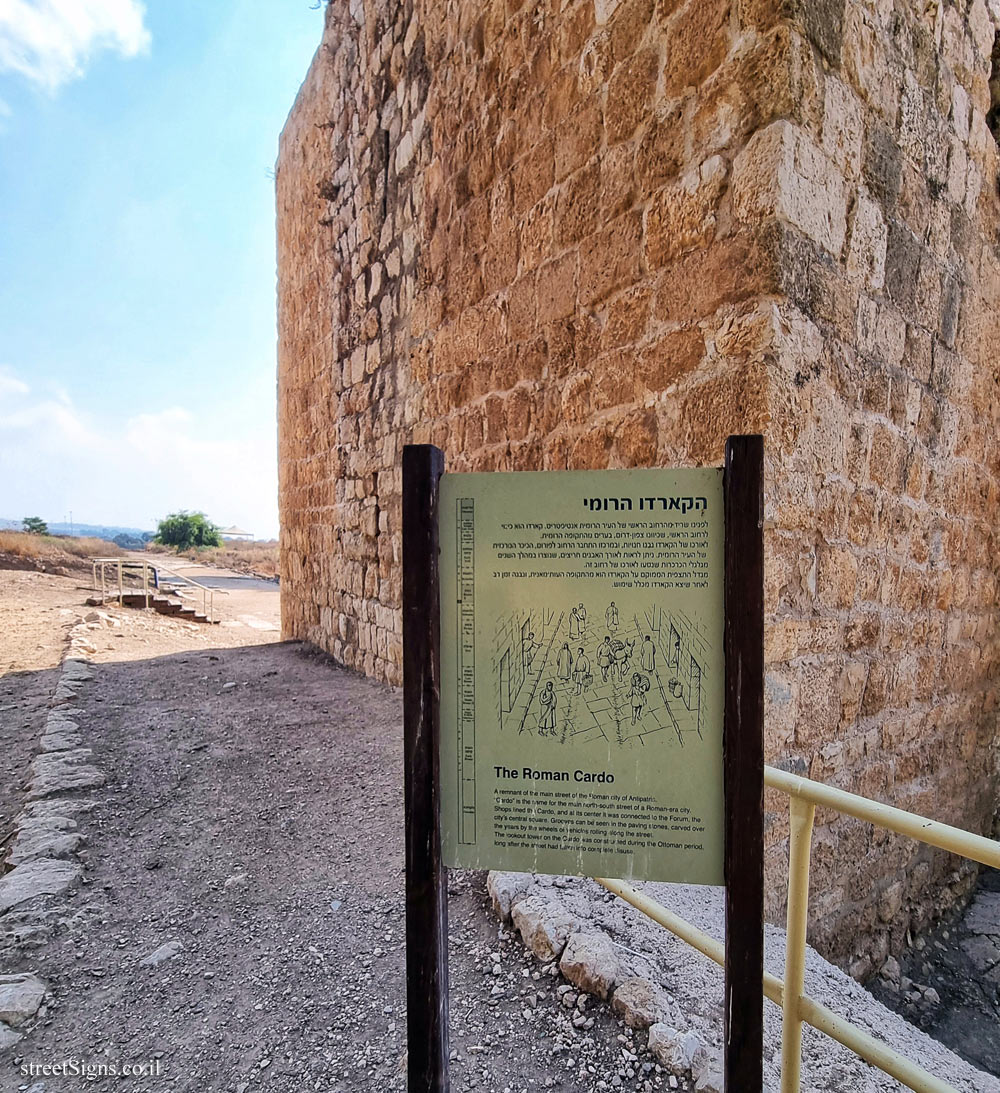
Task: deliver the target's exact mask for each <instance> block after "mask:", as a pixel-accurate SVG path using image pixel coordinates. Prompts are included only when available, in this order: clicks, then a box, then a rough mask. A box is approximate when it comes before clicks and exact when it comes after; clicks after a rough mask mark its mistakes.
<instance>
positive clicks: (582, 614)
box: [576, 603, 587, 638]
mask: <svg viewBox="0 0 1000 1093" xmlns="http://www.w3.org/2000/svg"><path fill="white" fill-rule="evenodd" d="M576 618H577V624H578V626H579V627H580V637H581V638H582V637H583V636H584V634H585V632H586V629H587V609H586V607H584V606H583V604H582V603H581V604H577V608H576Z"/></svg>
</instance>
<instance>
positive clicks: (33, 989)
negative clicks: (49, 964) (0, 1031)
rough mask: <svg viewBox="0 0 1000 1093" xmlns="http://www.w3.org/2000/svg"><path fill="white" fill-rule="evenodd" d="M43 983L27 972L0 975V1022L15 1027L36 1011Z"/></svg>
mask: <svg viewBox="0 0 1000 1093" xmlns="http://www.w3.org/2000/svg"><path fill="white" fill-rule="evenodd" d="M44 998H45V984H44V983H43V982H42V981H41V980H40V979H39V978H38V977H37V976H34V975H31V974H30V973H29V972H23V973H20V974H18V975H0V1022H3V1023H4V1024H7V1025H10V1026H12V1027H13V1028H17V1027H18V1025H23V1024H24V1022H25V1021H27V1020H28V1019H29V1018H30V1017H34V1016H35V1014H36V1013H37V1012H38V1007H39V1006H40V1005H41V1004H42V1000H43V999H44Z"/></svg>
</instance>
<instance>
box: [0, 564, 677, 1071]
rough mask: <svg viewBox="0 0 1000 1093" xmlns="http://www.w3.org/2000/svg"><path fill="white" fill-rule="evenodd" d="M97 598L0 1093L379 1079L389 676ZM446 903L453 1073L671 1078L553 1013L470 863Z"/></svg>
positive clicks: (399, 962)
mask: <svg viewBox="0 0 1000 1093" xmlns="http://www.w3.org/2000/svg"><path fill="white" fill-rule="evenodd" d="M45 579H48V580H57V579H56V578H45ZM61 587H62V586H61ZM62 592H63V594H64V595H65V604H66V606H67V607H68V608H70V609H71V610H72V615H71V616H70V620H71V621H73V620H75V619H76V618H77V617H78V616H79V615H84V614H86V612H87V609H86V608H84V607H83V606H82V600H83V598H84V596H85V593H84V592H82V591H81V592H79V593H75V592H73V590H72V588H63V589H62ZM31 594H32V595H34V590H33V589H32V590H31ZM260 595H262V596H264V595H276V593H260ZM244 608H246V604H241V605H240V608H239V610H240V611H241V612H242V613H243V614H246V613H247V612H246V611H245V610H244ZM234 610H235V608H234ZM268 610H269V609H268V607H267V605H266V604H264V603H263V602H262V603H259V604H257V605H256V606H255V607H253V608H252V610H251V611H250V617H251V618H254V619H258V620H259V619H266V618H267V617H268ZM105 614H107V615H108V616H109V617H110V618H111V619H112V621H111V622H108V621H107V620H103V619H101V620H98V621H96V622H92V623H91V626H92V627H93V630H92V631H91V637H90V639H89V640H91V641H92V642H93V644H94V648H95V650H96V652H95V653H94V654H93V656H92V659H93V660H94V661H95V670H94V676H93V678H92V679H91V680H90V681H89V682H87V683H85V684H84V685H83V686H82V687H81V689H80V693H79V695H78V696H77V697H76V698H75V699H74V705H75V707H76V708H77V709H78V710H79V711H80V713H79V715H78V720H79V722H80V730H81V732H82V734H83V736H84V742H85V744H86V746H88V747H90V748H92V749H93V756H92V760H91V761H92V762H93V763H94V764H95V766H97V767H98V768H99V769H100V770H102V771H103V772H104V773H105V775H106V777H107V781H106V783H105V784H104V785H103V786H102V787H101V788H100V789H98V790H95V791H92V793H91V796H92V798H93V800H94V807H93V808H92V810H91V811H90V812H88V813H84V814H81V815H80V816H79V817H78V822H79V824H80V830H81V832H82V833H83V835H84V837H85V839H86V842H85V845H84V848H83V850H82V851H81V852H80V858H81V860H82V861H83V863H84V866H85V869H84V883H83V884H82V886H80V887H77V888H76V889H73V890H71V891H70V892H68V893H66V894H64V895H63V896H58V897H51V898H48V899H46V900H42V901H38V906H39V912H40V914H42V916H43V926H44V931H43V933H42V934H41V935H34V942H40V943H37V944H34V943H33V944H31V946H30V947H25V945H24V943H23V942H16V941H15V939H14V938H13V936H12V933H11V931H9V930H8V931H6V932H5V931H4V930H3V929H2V926H0V972H4V973H9V972H34V973H35V974H37V975H38V976H39V977H40V978H41V979H42V980H44V981H45V982H46V983H47V985H48V987H49V991H50V995H49V997H48V999H47V1001H46V1004H45V1005H44V1006H43V1007H42V1009H41V1010H40V1011H39V1013H38V1016H37V1019H36V1020H35V1021H34V1023H33V1025H32V1024H31V1023H29V1024H28V1025H26V1026H24V1027H22V1029H20V1030H19V1031H26V1036H25V1038H24V1039H23V1040H22V1041H20V1043H18V1044H17V1045H16V1046H15V1047H14V1048H12V1049H10V1050H8V1051H7V1052H6V1053H4V1054H0V1089H2V1090H4V1091H6V1090H26V1089H29V1088H30V1089H31V1090H32V1093H43V1091H51V1090H57V1089H68V1088H72V1087H73V1086H75V1085H76V1084H77V1083H78V1082H79V1078H67V1077H59V1078H53V1077H43V1078H40V1079H38V1078H37V1077H36V1076H35V1075H37V1074H38V1071H37V1069H35V1070H34V1073H32V1070H31V1068H32V1067H34V1068H38V1067H40V1066H42V1065H46V1064H52V1063H58V1062H60V1061H64V1060H68V1059H75V1060H78V1061H79V1062H80V1063H85V1064H86V1065H87V1066H89V1067H95V1066H96V1065H98V1064H100V1065H105V1066H106V1065H108V1064H116V1065H119V1066H120V1065H121V1064H123V1063H136V1062H138V1063H143V1062H149V1063H150V1065H152V1066H155V1067H158V1068H159V1069H160V1070H161V1076H160V1077H159V1078H157V1079H148V1078H142V1079H137V1078H129V1079H125V1080H122V1079H118V1078H110V1077H107V1078H105V1077H96V1078H95V1079H94V1080H93V1081H92V1082H91V1083H89V1084H90V1086H91V1087H92V1088H95V1089H107V1090H110V1089H115V1090H127V1089H152V1088H170V1089H177V1090H190V1091H192V1093H193V1091H198V1093H204V1091H217V1090H218V1091H223V1090H224V1091H229V1090H232V1091H237V1093H242V1091H245V1090H253V1089H267V1090H278V1091H283V1090H288V1091H292V1090H294V1091H296V1093H298V1091H300V1090H320V1091H335V1090H344V1091H347V1090H382V1089H386V1090H402V1089H404V1088H405V1054H404V1052H405V1008H404V980H403V955H404V954H403V937H404V935H403V929H404V923H403V899H402V891H403V873H402V869H403V857H402V770H401V754H402V733H401V725H400V697H399V695H398V693H393V692H391V691H390V690H388V689H386V688H383V687H380V686H378V685H376V684H373V683H371V682H370V681H367V680H364V679H361V678H359V677H358V676H355V675H353V674H350V673H348V672H345V671H343V670H340V669H338V668H336V667H335V666H334V665H333V664H332V663H331V662H330V661H329V660H328V659H327V658H325V657H323V656H321V655H318V654H314V653H311V652H309V651H308V650H307V649H306V648H305V647H302V646H299V645H296V644H291V643H288V644H280V643H276V642H275V641H274V637H275V635H274V634H273V633H272V632H269V631H262V630H260V629H257V628H255V627H253V626H245V627H243V628H234V627H226V626H225V625H223V626H218V627H211V628H208V627H201V628H193V627H191V626H188V625H186V624H179V623H176V622H174V621H172V620H169V619H165V618H163V617H161V616H154V615H151V614H148V613H139V612H129V611H108V612H105ZM52 621H53V620H52V618H49V617H46V618H45V619H44V620H43V619H41V618H39V620H38V626H39V633H41V631H42V629H45V628H46V627H48V626H50V624H51V622H52ZM250 641H255V642H256V644H247V643H248V642H250ZM237 642H242V644H236V643H237ZM224 645H228V646H230V647H223V646H224ZM38 674H39V673H37V672H36V673H35V675H38ZM26 680H27V681H32V685H33V686H35V687H36V690H37V695H38V696H41V695H42V693H43V692H44V681H43V680H41V679H40V678H39V679H37V680H35V679H34V676H33V675H32V674H25V673H21V674H15V675H8V676H6V677H5V679H4V680H3V682H4V684H5V685H6V686H7V687H13V690H14V693H13V694H11V695H10V696H9V698H10V700H11V701H12V703H13V704H14V705H16V706H17V707H18V709H20V708H21V701H22V700H23V698H24V696H25V695H26V694H27V693H28V691H27V689H26V688H27V686H28V684H27V683H26ZM54 682H55V681H54V679H53V680H51V683H52V685H53V686H54ZM33 732H34V727H33V726H32V725H29V724H27V722H25V724H24V725H22V727H21V728H20V729H19V730H18V733H19V735H21V736H23V737H24V741H22V752H21V755H22V760H21V762H22V766H23V763H24V762H25V761H26V759H27V758H30V754H31V751H32V748H31V746H30V744H31V740H30V737H31V735H32V733H33ZM36 739H37V738H36ZM23 774H24V771H23V770H22V771H21V775H20V777H21V779H22V780H23ZM450 909H451V922H452V929H451V978H452V995H451V998H452V1014H453V1016H452V1047H453V1063H452V1067H453V1071H452V1082H453V1085H454V1086H455V1087H456V1088H479V1089H484V1090H491V1091H492V1090H497V1091H502V1090H508V1091H510V1093H515V1091H522V1090H529V1089H534V1088H543V1089H544V1088H562V1089H581V1090H590V1089H604V1088H610V1087H616V1088H617V1087H622V1088H628V1089H639V1090H646V1091H647V1093H648V1091H651V1090H658V1089H678V1088H684V1086H683V1083H682V1082H681V1081H679V1080H678V1079H677V1078H674V1077H673V1076H671V1075H667V1074H666V1073H664V1072H662V1071H659V1069H658V1068H657V1067H656V1066H655V1065H654V1062H653V1061H652V1060H651V1059H650V1058H649V1057H648V1056H644V1055H643V1054H642V1052H641V1044H640V1042H639V1037H638V1036H637V1034H634V1033H633V1032H632V1031H631V1030H628V1029H625V1028H624V1027H623V1026H622V1025H620V1023H619V1022H618V1020H617V1018H616V1017H614V1016H613V1015H611V1014H610V1013H609V1012H608V1011H607V1010H606V1009H605V1008H604V1007H594V1008H593V1010H592V1011H588V1010H587V1004H586V1003H587V1000H586V998H584V999H583V1000H581V1001H578V1002H577V1004H576V1006H575V1007H574V1008H573V1009H568V1008H567V1007H566V1006H565V1005H564V1003H563V1001H562V998H561V996H560V995H559V994H558V993H557V988H558V986H559V984H560V982H561V981H560V980H559V979H558V978H557V977H556V974H555V969H551V968H549V969H546V968H545V967H544V966H542V965H539V964H538V963H537V962H536V961H535V960H534V958H533V957H531V956H530V955H527V954H526V953H525V951H524V948H523V946H522V945H521V942H520V939H518V938H517V937H516V936H515V937H513V938H512V937H511V936H509V934H508V931H507V930H506V929H505V928H504V927H502V926H501V925H500V924H499V923H498V921H497V919H496V917H495V916H494V915H493V913H492V911H491V910H490V909H489V907H488V902H487V897H486V895H485V887H484V883H483V876H482V875H481V874H459V873H456V874H453V875H452V886H451V890H450ZM0 923H2V919H0ZM164 946H168V948H166V949H165V948H164ZM154 954H155V962H153V961H150V960H149V958H150V957H151V956H154ZM167 954H173V955H167ZM144 961H145V963H144ZM574 1017H575V1018H577V1019H578V1023H580V1024H582V1025H584V1026H585V1025H586V1024H587V1023H588V1022H591V1025H590V1027H589V1028H587V1027H575V1026H574V1025H573V1023H572V1020H573V1018H574ZM581 1018H582V1021H581V1020H580V1019H581Z"/></svg>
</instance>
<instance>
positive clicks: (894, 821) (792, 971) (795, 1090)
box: [594, 767, 1000, 1093]
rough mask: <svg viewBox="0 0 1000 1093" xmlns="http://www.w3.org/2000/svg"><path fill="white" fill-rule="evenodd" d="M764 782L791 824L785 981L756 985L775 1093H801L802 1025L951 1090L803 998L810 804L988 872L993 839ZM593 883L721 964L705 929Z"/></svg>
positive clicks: (994, 857)
mask: <svg viewBox="0 0 1000 1093" xmlns="http://www.w3.org/2000/svg"><path fill="white" fill-rule="evenodd" d="M764 784H765V785H768V786H770V787H771V788H772V789H776V790H778V791H780V792H782V793H785V794H787V795H788V805H789V820H790V826H789V848H788V915H787V920H786V931H785V975H784V979H778V977H777V976H774V975H771V973H770V972H764V980H763V984H762V988H763V993H764V995H765V997H767V998H769V999H770V1000H771V1001H772V1002H774V1003H776V1004H777V1005H779V1006H781V1008H782V1018H783V1019H782V1026H781V1093H799V1090H800V1088H801V1066H802V1023H803V1022H805V1023H807V1024H809V1025H812V1027H813V1028H815V1029H818V1030H819V1031H820V1032H823V1033H825V1034H826V1035H827V1036H829V1037H831V1038H832V1039H834V1040H836V1041H837V1042H838V1043H840V1044H843V1046H844V1047H846V1048H849V1049H850V1050H851V1051H853V1052H854V1053H855V1054H856V1055H858V1056H860V1057H861V1058H862V1059H864V1060H865V1062H867V1063H869V1064H871V1065H872V1066H874V1067H877V1068H878V1069H879V1070H881V1071H882V1072H883V1073H885V1074H888V1075H889V1076H890V1077H893V1078H895V1079H896V1080H897V1081H899V1082H902V1083H903V1085H905V1086H907V1087H908V1088H909V1089H912V1090H914V1091H915V1093H957V1090H956V1089H955V1088H954V1086H951V1085H949V1084H948V1083H947V1082H945V1081H942V1080H941V1079H940V1078H935V1077H934V1075H933V1074H930V1073H928V1072H927V1071H926V1070H924V1069H923V1068H922V1067H920V1066H918V1065H917V1064H916V1063H914V1062H913V1061H912V1060H910V1059H907V1058H906V1057H905V1056H904V1055H900V1054H899V1052H897V1051H895V1050H894V1049H893V1048H891V1047H889V1045H888V1044H885V1043H883V1042H882V1041H881V1040H878V1039H876V1038H875V1037H874V1036H872V1035H871V1034H870V1033H868V1032H865V1031H864V1030H863V1029H860V1028H858V1027H857V1026H856V1025H853V1024H851V1022H850V1021H845V1020H844V1019H843V1018H842V1017H839V1016H838V1015H837V1014H836V1013H834V1012H833V1010H831V1009H828V1008H827V1007H826V1006H824V1005H822V1004H821V1003H819V1002H817V1001H816V1000H815V999H813V998H810V997H809V996H808V995H806V994H804V993H803V987H804V980H805V954H806V924H807V921H808V911H809V856H810V850H811V844H812V828H813V819H814V817H815V813H816V808H817V806H820V807H823V808H831V809H834V810H835V811H837V812H842V813H844V814H845V815H848V816H854V817H856V818H857V819H859V820H864V821H865V822H867V823H871V824H875V825H876V826H878V827H882V828H886V829H887V830H889V831H895V832H897V833H898V834H900V835H907V836H909V837H910V838H913V839H916V840H918V841H919V842H923V843H926V844H927V845H928V846H936V847H938V848H940V849H942V850H948V851H950V852H951V853H954V854H960V855H961V856H962V857H966V858H971V859H972V860H973V861H977V862H980V863H981V864H983V865H991V866H993V867H994V868H1000V842H997V841H996V840H995V839H988V838H985V837H984V836H982V835H975V834H973V833H972V832H970V831H963V830H962V829H961V828H958V827H952V826H951V825H949V824H943V823H939V822H938V821H936V820H928V819H926V818H925V817H923V816H918V815H916V814H915V813H913V812H906V811H904V810H903V809H901V808H895V807H893V806H892V805H885V804H881V803H880V802H879V801H872V800H869V799H868V798H867V797H859V796H858V795H857V794H855V793H848V792H847V791H846V790H842V789H837V788H836V787H835V786H827V785H823V784H822V783H821V782H814V781H812V780H811V779H809V778H802V777H800V776H798V775H795V774H789V773H788V771H784V770H778V769H777V768H776V767H765V768H764ZM594 880H596V881H597V883H598V884H600V885H602V886H603V887H604V888H606V889H607V890H608V891H609V892H613V893H614V894H615V895H617V896H620V897H621V898H622V899H623V900H625V901H626V902H627V903H630V904H632V906H633V907H635V908H637V909H638V910H639V911H641V912H642V913H643V914H644V915H646V916H647V917H648V918H651V919H652V920H653V921H654V922H658V923H659V924H660V925H661V926H663V927H665V928H666V929H668V930H670V932H671V933H673V934H676V936H677V937H679V938H681V940H682V941H686V942H687V943H688V944H689V945H691V946H692V947H693V948H695V949H697V950H698V951H699V952H701V953H703V954H704V955H705V956H707V957H708V958H709V959H711V960H714V961H715V962H716V964H724V962H725V946H724V945H723V943H722V942H721V941H717V940H716V939H715V938H714V937H712V936H711V935H709V934H707V933H706V932H705V931H704V930H701V929H699V928H698V927H697V926H695V925H694V924H693V923H690V922H688V921H687V920H686V919H683V918H681V917H680V916H679V915H677V914H675V913H674V912H673V911H670V910H668V909H667V908H666V907H664V906H663V905H662V904H660V903H657V901H656V900H654V899H652V898H651V897H649V896H647V895H646V894H645V893H644V892H640V891H638V890H637V889H635V888H633V887H632V885H630V884H627V883H626V882H625V881H622V880H610V879H608V878H605V877H595V878H594Z"/></svg>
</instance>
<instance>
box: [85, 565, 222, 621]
mask: <svg viewBox="0 0 1000 1093" xmlns="http://www.w3.org/2000/svg"><path fill="white" fill-rule="evenodd" d="M107 565H111V566H115V567H116V568H117V575H118V603H119V605H121V604H122V603H123V602H124V595H125V585H124V569H125V567H126V566H129V567H132V568H138V567H139V566H141V567H142V587H143V595H144V596H145V598H146V606H147V607H149V600H150V592H149V574H150V572H152V573H153V577H154V585H155V586H156V587H159V576H160V574H166V575H167V576H169V577H174V578H176V579H177V580H179V581H186V582H187V583H188V584H190V585H193V586H194V587H195V588H198V589H200V590H201V610H202V614H203V615H204V616H205V617H206V618H207V619H209V620H210V621H212V622H214V621H215V593H216V592H218V593H219V594H220V595H223V596H228V595H229V592H228V590H227V589H225V588H210V587H209V586H208V585H204V584H201V583H200V582H199V581H196V580H195V579H194V578H193V577H187V576H185V575H184V574H183V573H177V572H176V571H174V570H172V569H169V568H168V567H167V566H165V565H156V564H154V563H153V562H150V561H147V560H146V559H145V558H94V559H93V564H92V566H91V569H92V572H93V583H94V591H95V592H96V591H97V590H98V585H97V571H98V566H100V573H101V584H100V592H101V596H102V598H106V596H107V586H106V575H105V566H107Z"/></svg>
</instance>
